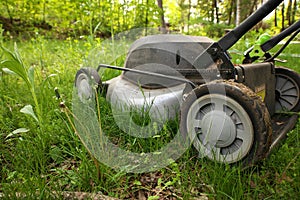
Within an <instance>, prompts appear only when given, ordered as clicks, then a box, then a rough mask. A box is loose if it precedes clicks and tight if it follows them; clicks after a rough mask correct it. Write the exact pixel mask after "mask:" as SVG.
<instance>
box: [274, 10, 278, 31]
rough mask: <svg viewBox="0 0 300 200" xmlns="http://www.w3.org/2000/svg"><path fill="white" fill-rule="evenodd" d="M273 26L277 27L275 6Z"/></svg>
mask: <svg viewBox="0 0 300 200" xmlns="http://www.w3.org/2000/svg"><path fill="white" fill-rule="evenodd" d="M274 26H275V27H277V26H278V24H277V8H275V16H274Z"/></svg>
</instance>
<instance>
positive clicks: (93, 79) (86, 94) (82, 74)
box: [75, 68, 102, 102]
mask: <svg viewBox="0 0 300 200" xmlns="http://www.w3.org/2000/svg"><path fill="white" fill-rule="evenodd" d="M101 85H102V84H101V78H100V76H99V74H98V72H97V70H95V69H93V68H81V69H79V70H78V71H77V73H76V76H75V87H76V88H77V94H78V97H79V99H80V101H82V102H86V101H89V100H91V99H94V98H95V94H96V91H97V90H98V88H99V87H101Z"/></svg>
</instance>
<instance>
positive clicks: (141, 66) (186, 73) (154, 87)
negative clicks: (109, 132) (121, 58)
mask: <svg viewBox="0 0 300 200" xmlns="http://www.w3.org/2000/svg"><path fill="white" fill-rule="evenodd" d="M212 43H213V40H211V39H209V38H207V37H193V36H182V35H153V36H148V37H144V38H141V39H139V40H137V41H136V42H135V43H134V44H133V45H132V47H131V48H130V50H129V52H128V55H127V59H126V62H125V68H130V69H136V70H141V71H146V72H154V73H159V74H163V75H167V76H174V77H178V78H186V79H189V80H193V81H194V82H195V83H197V84H202V83H204V82H205V80H204V79H203V78H202V77H201V78H199V76H198V73H197V71H195V69H194V68H193V62H194V61H195V59H196V58H197V56H198V55H199V54H201V53H203V52H204V51H205V49H206V48H207V47H208V46H209V45H211V44H212ZM217 76H218V75H217V74H214V78H217ZM106 84H107V85H109V86H108V90H107V96H106V97H107V100H108V101H109V102H111V104H112V105H114V106H118V107H119V108H120V109H122V110H123V111H125V110H131V109H136V110H140V111H142V110H145V109H149V113H150V117H151V119H152V120H153V121H157V122H162V123H164V122H166V121H167V120H170V119H174V118H175V116H176V115H177V114H178V111H179V109H180V105H181V103H182V100H183V94H184V90H185V89H186V88H187V87H188V86H187V84H186V83H182V82H180V81H176V80H172V79H166V78H162V77H155V76H149V75H147V74H137V73H134V72H130V71H127V72H123V73H122V75H121V76H118V77H116V78H114V79H112V80H109V81H108V82H106Z"/></svg>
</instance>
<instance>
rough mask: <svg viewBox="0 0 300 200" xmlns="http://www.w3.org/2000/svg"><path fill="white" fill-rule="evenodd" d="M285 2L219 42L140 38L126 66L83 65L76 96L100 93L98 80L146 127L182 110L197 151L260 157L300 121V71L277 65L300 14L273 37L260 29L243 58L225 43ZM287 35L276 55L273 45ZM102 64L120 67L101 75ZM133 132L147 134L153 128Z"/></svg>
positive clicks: (248, 160) (275, 1)
mask: <svg viewBox="0 0 300 200" xmlns="http://www.w3.org/2000/svg"><path fill="white" fill-rule="evenodd" d="M281 2H282V0H269V1H267V2H266V3H265V4H263V5H262V6H261V7H260V8H259V9H258V10H257V11H256V12H255V13H253V14H252V15H251V16H250V17H248V18H247V19H246V20H245V21H244V22H243V23H241V24H240V25H239V26H237V27H236V28H234V29H233V30H231V31H229V32H228V33H227V34H226V35H225V36H223V37H222V38H221V39H220V40H219V41H217V42H215V41H213V40H212V39H210V38H207V37H200V36H182V35H175V34H161V35H151V36H146V37H142V38H140V39H138V40H136V41H135V42H134V43H133V45H132V46H131V48H130V49H129V51H128V54H127V58H126V62H125V66H124V67H118V66H112V65H106V64H100V65H99V66H98V68H97V69H95V68H92V67H85V68H81V69H80V70H79V71H78V72H77V74H76V77H75V87H76V88H77V90H78V92H77V95H78V97H79V98H80V99H81V100H82V101H83V102H84V101H88V100H89V99H91V98H95V93H94V90H93V87H92V86H91V82H93V83H96V86H97V87H98V88H99V89H100V90H101V91H102V92H104V93H105V97H106V99H107V101H109V102H110V104H111V105H112V107H115V108H117V109H118V110H119V111H121V112H127V111H128V113H132V109H133V108H134V109H136V110H140V112H141V113H143V114H141V118H143V117H145V116H147V119H148V121H147V123H143V124H139V123H136V126H141V127H145V126H150V127H151V126H152V125H153V124H154V123H152V122H154V121H155V123H156V125H157V124H158V126H160V125H161V124H164V123H165V122H166V121H168V120H172V119H176V117H178V115H177V114H178V113H179V117H178V118H179V129H180V133H181V134H182V135H183V136H185V137H188V138H192V141H193V145H194V147H195V149H196V150H197V151H198V152H199V156H201V157H207V158H209V159H211V160H215V161H219V162H222V163H243V164H245V165H250V164H254V163H257V162H258V161H260V160H262V159H263V158H265V157H266V156H267V155H268V154H269V153H270V152H271V150H272V149H273V148H274V147H275V146H276V145H277V144H278V143H279V141H281V140H282V139H284V138H285V136H286V134H287V132H289V131H290V130H291V129H293V128H294V126H295V124H296V123H297V119H298V115H299V110H300V100H299V97H300V75H299V74H298V73H296V72H295V71H292V70H291V69H287V68H284V67H277V66H275V60H276V57H277V56H278V55H279V54H280V53H281V52H282V51H283V50H284V48H285V47H286V46H287V45H288V44H289V43H290V41H291V40H292V39H293V38H294V37H295V36H296V35H297V34H298V32H299V31H300V21H298V22H296V23H295V24H293V25H291V26H290V27H289V28H287V29H286V30H284V31H283V32H281V33H280V34H278V35H276V36H274V37H272V38H269V37H268V36H266V35H262V36H261V37H260V38H259V40H258V42H257V43H256V44H255V45H254V46H253V47H252V48H250V49H248V50H247V51H246V52H245V54H244V60H243V64H235V65H234V64H233V63H232V61H231V57H230V55H229V53H228V49H230V48H231V47H232V46H233V45H234V44H235V43H236V42H237V41H238V40H239V39H240V38H241V37H242V36H244V35H245V34H246V33H247V32H248V31H250V30H251V29H252V28H253V27H254V26H255V25H256V24H257V23H259V22H260V21H261V20H262V19H263V18H264V17H266V16H267V15H268V14H269V13H270V12H272V11H273V10H274V9H275V8H276V7H277V6H278V5H279V4H280V3H281ZM287 36H290V38H289V39H288V40H287V42H286V43H285V44H284V45H283V46H282V47H281V49H280V50H279V51H278V52H277V53H275V54H274V55H273V56H272V55H271V53H269V50H270V49H272V48H273V47H275V46H276V45H277V44H278V43H279V42H280V41H282V40H283V39H284V38H286V37H287ZM102 68H110V69H114V70H121V71H122V74H121V75H120V76H118V77H116V78H113V79H111V80H109V81H106V82H101V79H100V76H99V70H100V69H102ZM127 117H128V118H132V117H133V115H130V114H129V115H128V116H127ZM133 121H134V120H133ZM126 125H128V124H125V126H126ZM123 126H124V124H123ZM128 126H129V125H128ZM125 129H126V127H125ZM147 130H149V129H147ZM131 134H132V135H133V136H135V137H141V138H147V137H150V136H152V135H153V134H154V133H151V131H150V133H146V132H141V131H140V132H139V131H138V133H136V132H135V133H131Z"/></svg>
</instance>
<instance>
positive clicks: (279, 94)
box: [275, 67, 300, 112]
mask: <svg viewBox="0 0 300 200" xmlns="http://www.w3.org/2000/svg"><path fill="white" fill-rule="evenodd" d="M275 77H276V85H275V98H276V99H275V111H276V112H280V111H292V112H299V111H300V75H299V74H297V73H296V72H295V71H293V70H291V69H288V68H284V67H277V68H275Z"/></svg>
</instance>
